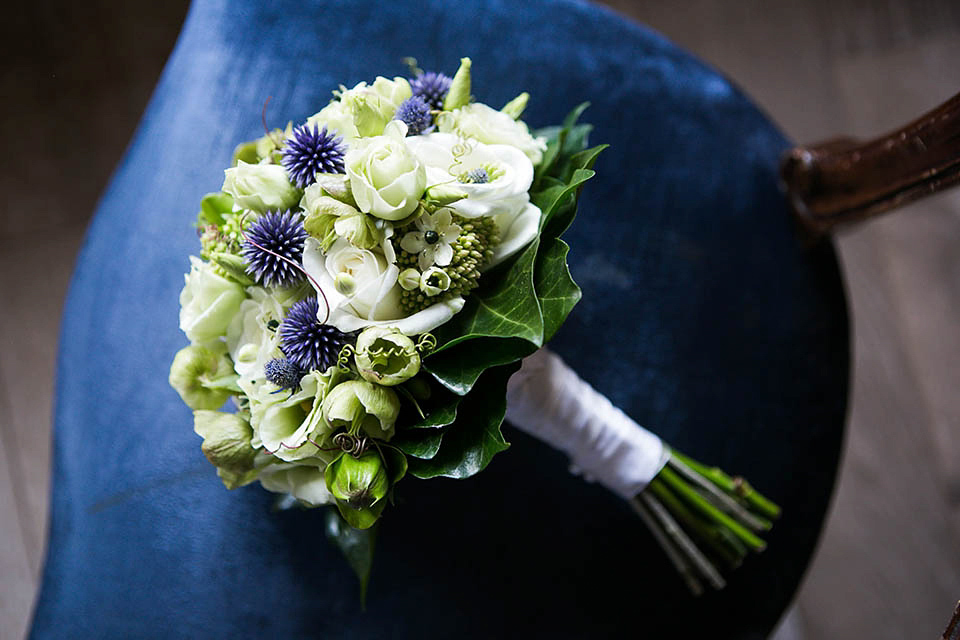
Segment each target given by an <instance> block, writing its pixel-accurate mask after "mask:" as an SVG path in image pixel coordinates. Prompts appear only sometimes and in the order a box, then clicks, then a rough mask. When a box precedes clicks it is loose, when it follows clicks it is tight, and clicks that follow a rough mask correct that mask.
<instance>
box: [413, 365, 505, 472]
mask: <svg viewBox="0 0 960 640" xmlns="http://www.w3.org/2000/svg"><path fill="white" fill-rule="evenodd" d="M519 368H520V363H514V364H508V365H503V366H500V367H494V368H492V369H488V370H487V371H486V372H485V373H484V374H483V375H482V376H481V377H480V379H479V380H478V381H477V384H476V385H474V387H473V391H471V392H470V394H469V395H467V396H465V397H464V399H463V401H462V402H461V410H460V417H459V419H458V420H457V421H456V423H454V424H453V425H451V426H450V427H448V428H447V429H446V433H445V434H444V437H443V443H442V444H441V446H440V451H438V452H437V455H435V456H434V457H433V458H431V459H430V460H419V459H416V458H414V459H411V460H410V461H409V462H410V473H411V474H412V475H414V476H416V477H417V478H424V479H426V478H435V477H437V476H444V477H447V478H469V477H470V476H472V475H475V474H477V473H479V472H480V471H483V469H484V468H486V466H487V465H488V464H490V460H491V459H493V456H495V455H496V454H498V453H500V452H501V451H504V450H505V449H507V448H508V447H509V446H510V444H509V443H508V442H507V441H506V440H504V438H503V434H502V433H501V432H500V425H501V424H503V416H504V414H505V413H506V410H507V397H506V392H507V380H508V379H509V378H510V376H511V375H512V374H513V372H514V371H516V370H517V369H519Z"/></svg>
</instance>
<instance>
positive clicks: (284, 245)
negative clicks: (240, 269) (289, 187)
mask: <svg viewBox="0 0 960 640" xmlns="http://www.w3.org/2000/svg"><path fill="white" fill-rule="evenodd" d="M306 239H307V232H306V231H304V229H303V223H302V222H301V221H300V216H299V214H296V213H292V212H290V211H287V212H286V213H279V212H272V211H268V212H267V213H265V214H263V215H262V216H260V218H259V219H257V220H256V221H255V222H254V223H253V224H251V225H250V228H249V229H247V232H246V240H244V243H243V257H244V259H245V260H246V261H247V273H249V274H250V275H251V276H253V278H254V279H255V280H256V281H257V282H260V283H262V284H265V285H267V286H270V287H275V286H280V287H290V286H293V285H295V284H297V283H299V282H302V281H303V279H304V275H303V271H302V270H301V269H298V268H297V267H295V266H294V265H293V264H290V262H293V263H294V264H296V265H300V264H302V260H303V242H304V240H306ZM284 258H285V259H284ZM288 260H289V261H290V262H288Z"/></svg>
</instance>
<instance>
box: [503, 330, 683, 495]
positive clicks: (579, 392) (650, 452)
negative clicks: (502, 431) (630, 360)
mask: <svg viewBox="0 0 960 640" xmlns="http://www.w3.org/2000/svg"><path fill="white" fill-rule="evenodd" d="M507 420H509V421H510V423H511V424H513V425H514V426H515V427H517V428H518V429H520V430H522V431H525V432H526V433H529V434H530V435H532V436H534V437H536V438H539V439H540V440H543V441H544V442H546V443H547V444H549V445H551V446H553V447H555V448H557V449H560V450H561V451H564V452H566V453H567V455H569V456H570V461H571V462H572V463H573V465H574V466H575V467H577V468H578V469H579V470H580V471H582V472H583V473H584V474H585V475H587V476H588V477H591V478H593V479H595V480H596V481H597V482H599V483H600V484H602V485H603V486H605V487H607V488H608V489H610V490H611V491H613V492H614V493H616V494H618V495H620V496H621V497H623V498H624V499H627V500H630V499H632V498H633V497H634V496H636V495H637V494H638V493H640V492H641V491H643V489H644V488H646V486H647V485H648V484H649V483H650V481H651V480H653V478H654V476H656V475H657V474H658V473H659V472H660V470H661V469H662V468H663V465H665V464H666V462H667V457H668V455H669V454H668V452H667V449H666V448H665V447H664V446H663V442H661V440H660V438H658V437H657V436H655V435H653V434H652V433H650V432H649V431H647V430H646V429H644V428H643V427H641V426H640V425H638V424H637V423H636V422H634V421H633V420H631V419H630V417H629V416H627V415H626V414H625V413H624V412H623V411H621V410H620V409H618V408H617V407H615V406H613V404H612V403H611V402H610V401H609V400H607V398H606V397H605V396H603V395H601V394H600V393H598V392H597V391H596V390H595V389H594V388H593V387H591V386H590V385H589V384H587V383H586V382H584V381H583V380H581V379H580V376H578V375H577V374H576V372H574V371H573V369H571V368H570V367H568V366H567V365H566V363H564V361H563V360H561V359H560V357H559V356H557V355H556V354H554V353H551V352H550V351H548V350H547V349H540V350H539V351H537V352H536V353H534V354H533V355H531V356H529V357H527V358H525V359H524V360H523V365H522V366H521V367H520V370H519V371H517V372H516V373H515V374H513V376H512V377H511V378H510V382H509V383H508V385H507Z"/></svg>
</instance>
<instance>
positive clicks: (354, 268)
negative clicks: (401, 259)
mask: <svg viewBox="0 0 960 640" xmlns="http://www.w3.org/2000/svg"><path fill="white" fill-rule="evenodd" d="M385 244H386V245H389V241H387V242H386V243H385ZM303 268H304V270H305V271H306V272H307V273H308V274H309V275H310V277H311V278H312V279H313V281H314V282H315V283H316V286H319V288H320V291H319V295H318V298H319V299H318V302H319V303H320V309H319V312H318V318H319V319H320V321H321V322H323V321H325V322H326V323H327V324H330V325H333V326H334V327H336V328H337V329H339V330H340V331H344V332H349V331H358V330H360V329H363V328H364V327H369V326H383V325H390V326H394V327H396V328H397V329H398V330H399V331H400V332H401V333H404V334H406V335H415V334H418V333H424V332H425V331H430V330H431V329H435V328H436V327H438V326H440V325H441V324H443V323H444V322H446V321H447V320H449V319H450V318H452V317H453V314H455V313H456V312H458V311H460V309H462V308H463V302H464V301H463V298H459V297H458V298H452V299H450V300H446V301H444V302H439V303H437V304H435V305H432V306H430V307H427V308H426V309H424V310H423V311H419V312H417V313H415V314H413V315H411V316H408V317H404V312H403V310H402V309H401V307H400V295H401V292H402V289H401V288H400V286H399V284H398V283H397V279H398V276H399V275H400V270H399V268H398V267H397V265H396V264H393V263H392V262H391V261H389V260H387V259H386V258H385V257H384V254H383V252H382V250H379V249H372V250H371V249H360V248H357V247H354V246H352V245H351V244H350V243H349V242H347V241H346V240H343V239H340V240H337V242H335V243H334V244H333V246H331V247H330V250H329V251H328V252H327V253H326V254H325V253H324V252H323V251H322V250H321V249H320V243H319V242H318V241H317V240H316V239H314V238H307V240H306V242H305V243H304V247H303ZM338 282H339V284H340V287H339V290H338V287H337V284H338ZM345 284H349V285H350V286H349V287H347V286H345ZM324 298H326V300H327V303H328V304H329V305H330V312H329V317H328V314H327V309H326V308H325V306H324V304H323V299H324Z"/></svg>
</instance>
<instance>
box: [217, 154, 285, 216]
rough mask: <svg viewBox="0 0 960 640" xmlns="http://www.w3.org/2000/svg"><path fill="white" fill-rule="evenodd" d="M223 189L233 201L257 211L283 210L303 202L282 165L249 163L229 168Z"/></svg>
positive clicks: (226, 171) (226, 170)
mask: <svg viewBox="0 0 960 640" xmlns="http://www.w3.org/2000/svg"><path fill="white" fill-rule="evenodd" d="M223 174H224V179H223V187H221V189H222V190H223V191H225V192H226V193H229V194H230V195H232V196H233V202H234V204H236V205H237V206H239V207H241V208H243V209H250V210H251V211H256V212H257V213H264V212H266V211H283V210H286V209H289V208H291V207H293V206H294V205H296V204H297V202H299V201H300V192H299V191H298V190H297V188H296V187H294V186H293V185H292V184H290V180H289V179H287V170H286V169H284V168H283V167H282V166H280V165H278V164H247V163H246V162H244V161H243V160H239V161H238V162H237V166H235V167H230V168H229V169H225V170H224V172H223Z"/></svg>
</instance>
